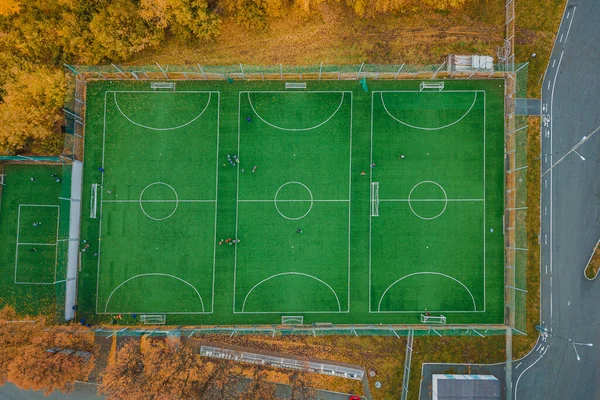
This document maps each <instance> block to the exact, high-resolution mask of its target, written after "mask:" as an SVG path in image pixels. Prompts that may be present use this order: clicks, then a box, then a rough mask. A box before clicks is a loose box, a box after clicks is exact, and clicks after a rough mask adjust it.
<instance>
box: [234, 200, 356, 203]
mask: <svg viewBox="0 0 600 400" xmlns="http://www.w3.org/2000/svg"><path fill="white" fill-rule="evenodd" d="M238 201H239V202H244V203H274V202H275V201H277V202H278V203H281V202H315V203H326V202H348V201H350V200H310V199H307V200H273V199H271V200H238Z"/></svg>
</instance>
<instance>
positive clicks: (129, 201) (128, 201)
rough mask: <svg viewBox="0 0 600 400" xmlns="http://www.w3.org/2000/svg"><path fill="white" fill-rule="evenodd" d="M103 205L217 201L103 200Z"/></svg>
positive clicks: (207, 201)
mask: <svg viewBox="0 0 600 400" xmlns="http://www.w3.org/2000/svg"><path fill="white" fill-rule="evenodd" d="M102 202H103V203H140V202H142V203H214V202H216V200H102Z"/></svg>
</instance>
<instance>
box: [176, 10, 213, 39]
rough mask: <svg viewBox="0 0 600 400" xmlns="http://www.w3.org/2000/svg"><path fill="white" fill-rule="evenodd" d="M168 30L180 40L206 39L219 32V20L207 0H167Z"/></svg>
mask: <svg viewBox="0 0 600 400" xmlns="http://www.w3.org/2000/svg"><path fill="white" fill-rule="evenodd" d="M168 15H169V30H170V32H172V33H173V34H174V35H175V36H179V37H180V38H182V39H186V40H190V39H207V38H210V37H212V36H214V35H216V34H217V33H218V32H219V25H220V22H221V20H220V18H219V16H218V15H217V14H216V13H215V12H214V11H213V10H212V9H211V7H210V3H209V1H208V0H169V8H168Z"/></svg>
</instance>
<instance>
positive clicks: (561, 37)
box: [558, 33, 563, 43]
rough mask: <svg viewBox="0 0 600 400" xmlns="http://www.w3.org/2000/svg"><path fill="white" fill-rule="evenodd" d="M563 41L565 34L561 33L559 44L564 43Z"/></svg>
mask: <svg viewBox="0 0 600 400" xmlns="http://www.w3.org/2000/svg"><path fill="white" fill-rule="evenodd" d="M562 39H563V34H562V33H561V34H560V39H558V42H559V43H562Z"/></svg>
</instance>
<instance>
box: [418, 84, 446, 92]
mask: <svg viewBox="0 0 600 400" xmlns="http://www.w3.org/2000/svg"><path fill="white" fill-rule="evenodd" d="M423 90H437V91H438V92H441V91H442V90H444V82H421V84H420V85H419V91H421V92H422V91H423Z"/></svg>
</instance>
